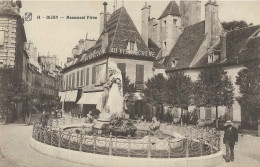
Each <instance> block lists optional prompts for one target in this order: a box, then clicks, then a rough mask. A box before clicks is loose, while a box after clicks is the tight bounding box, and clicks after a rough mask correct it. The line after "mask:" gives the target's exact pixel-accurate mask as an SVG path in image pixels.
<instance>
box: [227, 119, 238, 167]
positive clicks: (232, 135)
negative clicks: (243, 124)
mask: <svg viewBox="0 0 260 167" xmlns="http://www.w3.org/2000/svg"><path fill="white" fill-rule="evenodd" d="M225 127H226V129H225V133H224V138H223V143H224V144H225V145H226V162H230V160H231V161H234V145H235V142H237V141H238V133H237V129H236V128H235V127H233V123H232V121H230V120H229V121H226V123H225Z"/></svg>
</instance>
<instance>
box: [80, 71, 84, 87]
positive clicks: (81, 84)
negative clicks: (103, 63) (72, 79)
mask: <svg viewBox="0 0 260 167" xmlns="http://www.w3.org/2000/svg"><path fill="white" fill-rule="evenodd" d="M83 76H84V75H83V70H81V76H80V86H83Z"/></svg>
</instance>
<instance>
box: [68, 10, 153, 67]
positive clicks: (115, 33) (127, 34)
mask: <svg viewBox="0 0 260 167" xmlns="http://www.w3.org/2000/svg"><path fill="white" fill-rule="evenodd" d="M107 33H108V46H107V48H106V50H108V51H109V50H110V49H111V48H118V49H127V45H128V42H129V41H134V42H136V45H137V50H139V51H149V49H148V47H147V46H146V44H145V43H144V41H143V39H142V37H141V35H140V34H139V32H138V30H137V28H136V26H135V25H134V22H133V21H132V19H131V17H130V16H129V14H128V13H127V11H126V9H125V7H121V8H119V9H117V10H116V11H114V12H113V13H112V15H111V17H110V19H109V20H108V22H107ZM101 48H102V35H100V36H99V38H98V40H97V41H96V43H95V45H94V46H93V47H91V48H90V49H89V50H87V51H84V52H83V53H82V54H81V55H79V58H78V59H76V60H74V61H75V62H73V65H75V64H78V63H82V62H84V61H88V60H90V59H92V58H93V57H91V53H93V52H94V51H97V50H100V49H101ZM122 56H124V55H122ZM137 56H138V55H137ZM69 67H71V66H69Z"/></svg>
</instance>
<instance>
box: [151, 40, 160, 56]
mask: <svg viewBox="0 0 260 167" xmlns="http://www.w3.org/2000/svg"><path fill="white" fill-rule="evenodd" d="M148 48H149V49H150V50H151V51H153V52H154V55H155V56H157V55H158V53H159V52H160V50H161V49H160V48H159V47H158V46H157V45H156V43H155V42H154V41H153V40H152V39H151V38H148Z"/></svg>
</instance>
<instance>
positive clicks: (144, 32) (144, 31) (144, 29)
mask: <svg viewBox="0 0 260 167" xmlns="http://www.w3.org/2000/svg"><path fill="white" fill-rule="evenodd" d="M141 11H142V12H141V13H142V16H141V17H142V24H141V36H142V38H143V40H144V43H145V44H146V46H148V35H149V17H150V16H149V13H150V7H147V2H145V5H144V7H143V8H142V9H141Z"/></svg>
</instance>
